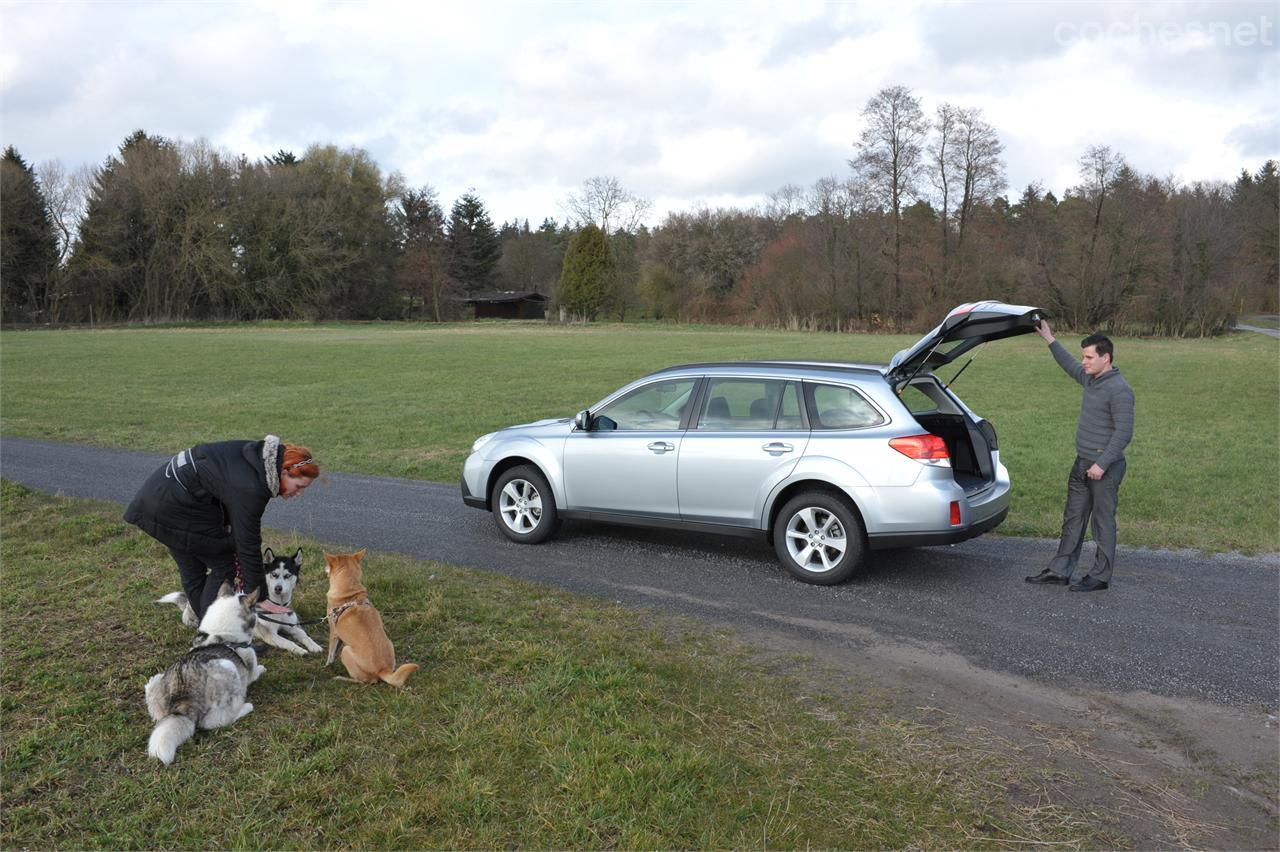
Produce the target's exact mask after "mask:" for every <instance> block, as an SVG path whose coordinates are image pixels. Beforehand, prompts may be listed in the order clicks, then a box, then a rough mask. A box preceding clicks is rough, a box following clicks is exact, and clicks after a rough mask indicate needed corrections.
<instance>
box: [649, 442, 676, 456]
mask: <svg viewBox="0 0 1280 852" xmlns="http://www.w3.org/2000/svg"><path fill="white" fill-rule="evenodd" d="M675 448H676V445H675V444H672V443H671V442H669V441H654V442H653V443H652V444H650V445H649V449H650V450H652V451H653V452H654V453H656V454H658V455H662V454H663V453H669V452H671V451H672V450H674V449H675Z"/></svg>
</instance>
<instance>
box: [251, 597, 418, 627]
mask: <svg viewBox="0 0 1280 852" xmlns="http://www.w3.org/2000/svg"><path fill="white" fill-rule="evenodd" d="M365 603H368V601H365ZM369 605H370V606H372V604H369ZM336 609H339V610H341V611H340V612H338V613H337V614H338V615H342V613H343V612H346V610H345V609H343V608H342V607H337V608H336ZM378 612H379V613H380V614H381V615H403V614H404V613H406V612H410V610H404V609H382V610H378ZM258 620H259V621H270V622H271V623H272V624H283V625H285V626H287V627H288V626H294V622H292V621H281V620H280V619H278V618H272V617H271V616H269V615H262V614H261V613H259V614H258ZM328 620H329V616H327V615H325V616H321V617H320V618H309V619H307V620H306V621H298V622H297V625H296V626H298V627H305V626H309V625H312V624H322V623H324V622H326V621H328Z"/></svg>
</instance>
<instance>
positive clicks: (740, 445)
mask: <svg viewBox="0 0 1280 852" xmlns="http://www.w3.org/2000/svg"><path fill="white" fill-rule="evenodd" d="M799 392H800V387H799V382H794V381H788V380H786V379H781V378H776V379H775V378H748V377H708V378H707V379H706V388H705V389H704V391H703V393H702V402H701V403H700V404H699V409H700V411H699V412H698V417H697V419H696V421H694V422H693V423H691V425H690V429H689V431H688V432H686V433H685V435H684V443H683V444H682V446H681V448H680V459H679V461H680V464H679V472H678V474H677V479H678V484H679V494H680V517H681V518H682V519H684V520H686V521H697V522H700V523H715V524H726V525H731V526H755V525H756V522H757V521H758V519H759V516H760V512H761V508H762V506H763V505H764V499H765V495H767V494H768V493H769V492H770V491H771V490H772V488H773V486H774V485H775V484H776V483H778V482H780V481H781V480H783V479H785V478H786V477H787V476H788V475H789V474H790V473H791V471H792V470H793V469H794V468H795V466H796V463H797V462H798V461H799V460H800V457H801V456H802V455H804V452H805V446H806V445H807V444H808V442H809V432H808V428H807V426H806V425H805V422H804V415H803V413H802V409H801V407H800V401H799Z"/></svg>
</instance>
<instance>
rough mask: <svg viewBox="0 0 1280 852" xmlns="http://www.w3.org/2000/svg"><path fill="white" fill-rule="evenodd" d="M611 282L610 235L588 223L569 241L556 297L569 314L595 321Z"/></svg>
mask: <svg viewBox="0 0 1280 852" xmlns="http://www.w3.org/2000/svg"><path fill="white" fill-rule="evenodd" d="M612 283H613V250H612V249H611V248H610V246H609V238H608V237H606V236H605V234H604V232H603V231H601V230H600V229H599V228H597V227H596V226H595V225H587V226H586V227H585V228H583V229H582V230H581V231H579V232H578V233H576V234H574V236H573V239H571V240H569V248H568V250H567V251H566V252H565V255H564V269H563V271H562V272H561V273H560V287H559V289H558V290H557V296H556V297H557V300H558V301H559V303H560V306H561V307H562V308H564V309H565V310H566V311H568V312H569V314H571V315H572V316H575V317H582V318H583V319H587V320H594V319H595V318H596V315H597V314H598V313H600V308H601V307H602V306H603V305H604V303H605V299H606V298H607V297H608V295H609V289H610V287H611V285H612Z"/></svg>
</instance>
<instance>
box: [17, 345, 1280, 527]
mask: <svg viewBox="0 0 1280 852" xmlns="http://www.w3.org/2000/svg"><path fill="white" fill-rule="evenodd" d="M914 340H915V337H914V336H883V335H837V334H811V333H794V332H781V331H760V330H749V329H739V328H720V327H711V328H708V327H697V328H691V327H670V326H653V325H626V326H621V325H599V326H591V327H585V328H584V327H562V326H550V325H546V324H543V323H482V324H468V325H446V326H431V325H350V326H308V325H274V326H232V327H214V328H170V329H119V330H99V331H54V332H5V333H4V334H3V335H2V336H0V382H2V384H0V393H2V394H3V397H2V399H0V434H3V435H13V436H26V437H35V438H44V439H48V440H53V441H70V442H83V443H89V444H97V445H102V446H113V447H128V448H133V449H143V450H153V451H157V452H171V451H174V450H175V449H177V448H181V447H184V446H189V445H191V444H193V443H197V442H199V441H205V440H215V439H222V438H231V437H257V436H260V435H263V434H265V433H266V432H269V431H270V432H276V433H278V434H280V435H282V436H283V437H284V438H285V439H286V440H291V441H294V442H297V443H305V444H307V445H309V446H310V447H311V448H312V449H313V450H314V451H315V452H316V453H317V454H318V456H319V458H320V459H321V461H322V463H323V464H324V465H325V466H326V467H327V468H329V469H331V470H341V471H351V472H365V473H377V474H386V475H390V476H401V477H414V478H423V479H433V480H438V481H442V482H455V481H456V480H457V478H458V475H459V471H460V470H461V465H462V461H463V459H464V458H465V456H466V454H467V452H468V449H469V447H470V445H471V442H472V440H473V439H474V438H475V437H476V436H478V435H480V434H482V433H484V432H488V431H491V430H493V429H496V428H499V427H502V426H508V425H512V424H515V423H523V422H528V421H531V420H536V419H539V418H543V417H560V416H568V415H571V414H573V413H574V412H576V411H578V410H580V409H582V408H585V407H587V406H589V405H591V404H593V403H594V402H596V401H597V400H598V399H600V398H601V397H603V396H604V395H605V394H607V393H608V392H610V391H612V390H613V389H615V388H617V387H618V386H620V385H621V384H623V383H625V382H627V381H629V380H631V379H633V378H636V377H638V376H640V375H643V374H644V373H646V372H648V371H651V370H654V369H657V368H660V367H664V366H669V365H671V364H677V363H686V362H692V361H705V360H715V359H733V358H762V357H773V358H830V359H844V360H865V361H876V362H882V363H883V362H885V361H887V360H888V359H889V357H891V356H892V354H893V353H894V352H895V351H896V350H898V349H900V348H902V347H904V346H906V345H908V344H909V343H912V342H914ZM1063 341H1064V343H1066V344H1067V346H1068V348H1069V349H1071V350H1073V351H1075V350H1076V347H1077V343H1078V341H1077V340H1076V338H1075V337H1074V336H1071V335H1063ZM1117 348H1118V353H1117V359H1116V363H1117V366H1119V367H1120V368H1121V369H1122V370H1123V371H1124V373H1125V375H1126V376H1127V377H1128V379H1129V381H1130V382H1131V383H1132V384H1133V385H1134V387H1135V389H1136V392H1137V399H1138V409H1137V431H1136V436H1135V439H1134V442H1133V444H1132V445H1131V447H1130V450H1129V452H1128V457H1129V468H1128V474H1127V476H1126V478H1125V482H1124V486H1123V489H1122V491H1121V506H1120V541H1121V543H1122V544H1129V545H1146V546H1151V547H1172V548H1184V547H1185V548H1198V549H1204V550H1232V549H1238V550H1242V551H1244V552H1259V551H1274V550H1280V455H1278V454H1277V453H1276V447H1277V445H1278V444H1280V418H1278V416H1277V415H1278V414H1280V341H1276V340H1274V339H1270V338H1267V337H1264V336H1262V335H1255V334H1251V335H1237V336H1232V337H1228V338H1223V339H1216V340H1136V339H1120V340H1118V341H1117ZM952 372H954V370H953V369H950V368H948V369H944V370H942V371H941V373H942V375H943V376H944V378H949V377H950V375H951V373H952ZM956 391H957V392H958V393H959V394H960V396H961V398H963V399H964V400H965V402H966V403H968V405H969V406H970V407H971V408H972V409H974V410H975V411H977V412H979V413H981V414H982V415H983V416H985V417H987V418H988V419H989V420H990V421H991V422H992V423H993V424H994V425H995V427H996V430H997V431H998V433H999V436H1000V447H1001V455H1002V459H1003V460H1004V463H1005V464H1006V465H1007V466H1008V468H1009V469H1010V471H1011V473H1012V475H1013V477H1014V497H1013V506H1012V510H1011V512H1010V515H1009V519H1008V520H1007V521H1006V522H1005V524H1004V525H1003V526H1002V527H1001V528H1000V532H1001V533H1002V534H1006V535H1034V536H1056V535H1057V533H1058V528H1059V525H1060V523H1061V514H1062V503H1063V499H1064V497H1065V493H1066V485H1065V484H1066V474H1067V470H1068V468H1069V467H1070V464H1071V460H1072V457H1073V436H1074V431H1075V421H1076V415H1077V412H1078V410H1079V404H1080V388H1079V386H1078V385H1076V384H1075V383H1074V382H1072V381H1071V380H1070V379H1068V378H1067V377H1066V376H1065V375H1064V374H1063V373H1062V372H1061V371H1060V370H1059V369H1058V367H1057V365H1056V364H1055V363H1054V362H1053V359H1052V358H1051V357H1050V355H1049V354H1048V353H1047V352H1046V351H1045V347H1044V345H1043V344H1042V343H1041V342H1040V340H1039V338H1036V337H1034V336H1028V337H1022V338H1016V339H1011V340H1005V341H999V342H997V343H994V344H992V345H990V346H988V347H987V348H986V350H985V351H984V352H982V354H980V355H979V356H978V358H977V360H976V361H975V362H974V363H973V365H972V366H970V367H969V369H968V370H967V371H966V372H965V374H964V376H962V377H961V378H960V380H959V382H958V383H957V385H956Z"/></svg>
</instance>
